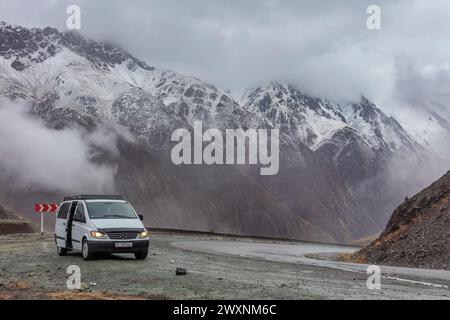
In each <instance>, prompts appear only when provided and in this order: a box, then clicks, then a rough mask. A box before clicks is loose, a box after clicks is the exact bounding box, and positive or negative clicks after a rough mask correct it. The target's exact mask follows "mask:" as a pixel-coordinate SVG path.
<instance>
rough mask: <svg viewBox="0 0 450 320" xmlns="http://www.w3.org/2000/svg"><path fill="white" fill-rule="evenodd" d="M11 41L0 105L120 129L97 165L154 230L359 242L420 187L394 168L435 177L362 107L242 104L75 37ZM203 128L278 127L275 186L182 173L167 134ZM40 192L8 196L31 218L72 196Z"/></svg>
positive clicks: (267, 90) (371, 108) (229, 175)
mask: <svg viewBox="0 0 450 320" xmlns="http://www.w3.org/2000/svg"><path fill="white" fill-rule="evenodd" d="M0 43H1V46H0V96H3V97H7V98H9V99H11V101H15V102H19V103H25V104H27V105H28V106H29V113H30V114H32V115H33V116H35V117H36V118H39V119H43V120H44V121H45V123H46V125H47V126H48V127H49V128H52V129H54V130H55V134H57V131H58V130H64V129H67V128H76V130H80V131H82V132H83V134H89V133H91V132H94V131H95V130H96V129H98V128H103V129H105V128H106V130H108V131H111V132H113V134H114V135H115V136H116V140H117V150H116V152H111V150H110V149H109V148H107V147H106V148H100V150H99V148H98V146H95V148H93V149H95V157H93V159H92V160H93V161H95V162H98V163H104V164H109V165H111V167H113V168H115V175H114V184H115V185H114V186H113V187H114V191H115V192H120V193H123V194H124V195H125V196H126V197H127V198H129V199H130V200H131V201H132V202H133V203H134V204H135V205H136V207H137V208H138V209H139V211H140V212H142V213H143V214H144V215H146V216H147V217H148V219H147V221H149V223H150V224H152V225H153V226H161V227H179V228H188V229H196V230H204V231H220V232H226V233H243V234H258V235H273V236H289V237H297V238H301V239H309V240H326V241H349V240H351V239H354V238H361V237H364V236H366V235H368V234H373V233H375V232H378V231H379V230H380V228H381V226H382V225H383V224H384V223H385V221H386V219H387V218H388V214H389V212H391V211H392V209H393V208H394V206H395V204H396V203H398V200H399V199H401V198H402V197H403V196H404V195H405V194H407V193H408V192H411V190H414V188H415V185H414V183H412V182H411V179H409V178H408V180H407V183H396V181H395V179H394V177H393V175H392V170H394V171H395V169H396V168H394V169H393V168H392V163H399V166H400V167H402V166H403V164H404V162H403V160H404V159H408V160H411V159H412V160H411V161H412V162H414V165H415V166H417V167H424V165H423V158H424V150H423V149H422V148H421V146H419V145H418V144H417V143H416V142H415V140H414V139H412V138H411V137H410V136H409V135H408V133H407V132H406V131H405V130H404V129H403V127H402V126H401V125H400V124H399V123H398V122H397V121H396V120H395V119H393V118H392V117H389V116H387V115H385V114H384V113H383V112H382V111H381V110H380V109H379V108H378V107H377V106H376V105H374V104H373V103H371V102H370V101H368V100H367V99H365V98H361V100H360V101H359V102H357V103H353V104H348V105H339V104H336V103H333V102H329V101H327V100H326V99H321V98H317V97H310V96H308V95H306V94H303V93H302V92H300V91H299V90H298V89H296V88H294V87H292V86H289V85H285V84H278V83H272V84H267V85H264V86H261V87H259V88H256V89H252V90H249V91H248V93H247V95H246V96H245V97H244V99H243V101H242V102H238V101H236V100H235V99H234V98H233V97H231V96H230V95H229V94H227V93H225V92H223V91H221V90H220V89H217V88H215V87H214V86H211V85H209V84H207V83H205V82H202V81H201V80H199V79H197V78H193V77H188V76H184V75H182V74H179V73H176V72H173V71H169V70H160V69H157V68H154V67H151V66H149V65H147V64H146V63H144V62H142V61H139V60H138V59H136V58H134V57H133V56H132V55H131V54H130V53H128V52H126V51H125V50H123V49H121V48H119V47H117V46H115V45H112V44H107V43H100V42H95V41H92V40H86V39H84V38H83V37H81V36H80V35H79V34H76V33H73V32H70V33H62V32H59V31H58V30H56V29H53V28H44V29H27V28H23V27H20V26H15V25H10V24H7V23H1V25H0ZM195 120H201V121H203V126H204V128H205V129H207V128H218V129H235V128H244V129H247V128H279V129H280V133H281V137H280V171H279V173H278V175H275V176H270V177H261V176H260V175H259V169H258V168H255V167H250V166H245V165H243V166H175V165H173V164H172V163H171V161H170V158H169V157H170V150H171V147H172V146H173V143H171V141H170V135H171V133H172V132H173V130H174V129H176V128H188V129H191V128H192V124H193V122H194V121H195ZM124 132H125V133H124ZM0 169H1V168H0ZM411 170H414V169H411ZM0 173H1V170H0ZM0 178H1V175H0ZM55 178H56V179H57V178H58V177H55ZM40 188H41V186H28V187H27V188H22V189H20V190H17V189H14V190H13V189H11V190H0V197H1V198H3V199H4V201H8V204H10V205H11V206H13V207H15V208H17V209H18V210H20V212H26V211H27V208H30V207H31V206H32V204H33V203H32V201H35V200H36V199H43V198H48V199H51V200H52V201H57V200H58V197H61V196H62V194H61V193H58V191H57V190H53V193H52V190H45V193H44V191H40V190H41V189H40ZM73 193H86V191H85V190H73Z"/></svg>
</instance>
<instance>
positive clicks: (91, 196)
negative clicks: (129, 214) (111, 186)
mask: <svg viewBox="0 0 450 320" xmlns="http://www.w3.org/2000/svg"><path fill="white" fill-rule="evenodd" d="M93 199H108V200H123V198H122V196H121V195H105V194H102V195H94V194H80V195H76V196H70V197H64V201H70V200H93Z"/></svg>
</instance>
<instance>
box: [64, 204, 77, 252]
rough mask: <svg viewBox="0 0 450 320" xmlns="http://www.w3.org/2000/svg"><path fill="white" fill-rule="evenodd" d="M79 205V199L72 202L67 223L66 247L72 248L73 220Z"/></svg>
mask: <svg viewBox="0 0 450 320" xmlns="http://www.w3.org/2000/svg"><path fill="white" fill-rule="evenodd" d="M76 207H77V201H72V203H71V204H70V209H69V213H68V214H67V223H66V248H68V249H72V248H73V242H72V222H73V216H74V215H75V208H76Z"/></svg>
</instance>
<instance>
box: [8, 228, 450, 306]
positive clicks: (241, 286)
mask: <svg viewBox="0 0 450 320" xmlns="http://www.w3.org/2000/svg"><path fill="white" fill-rule="evenodd" d="M206 238H207V239H210V237H206V236H194V235H189V236H187V235H182V236H176V235H153V237H152V239H151V250H150V254H149V257H148V258H147V259H146V260H144V261H137V260H135V259H134V258H133V257H132V255H115V256H112V257H104V258H102V259H97V260H93V261H84V260H83V259H82V258H81V256H80V255H79V254H70V255H68V256H65V257H59V256H58V255H57V254H56V250H55V245H54V242H53V239H52V237H51V236H46V237H41V236H38V235H15V236H4V237H0V299H136V298H137V299H449V298H450V292H449V289H448V288H437V287H430V286H427V285H421V284H414V283H409V282H405V281H397V280H394V279H385V278H383V280H382V281H383V282H382V290H369V289H367V287H366V280H367V275H366V274H365V273H358V272H352V271H346V270H338V269H332V268H323V267H317V266H308V265H304V264H299V263H286V262H281V261H267V260H264V259H257V258H249V257H240V256H231V255H227V254H222V255H220V254H208V253H201V252H194V251H191V250H186V249H182V248H179V247H176V246H174V245H173V243H174V242H178V243H179V242H180V241H182V242H183V241H192V240H199V239H206ZM216 240H217V239H216ZM218 240H220V239H218ZM228 240H229V241H230V239H228ZM221 241H222V240H221ZM260 241H261V240H258V242H260ZM70 265H78V266H79V267H80V269H81V282H82V288H81V289H80V290H75V291H74V290H68V289H67V288H66V281H67V277H68V275H67V273H66V270H67V267H68V266H70ZM177 267H181V268H185V269H186V270H187V274H186V275H176V269H177ZM447 284H448V285H450V283H447Z"/></svg>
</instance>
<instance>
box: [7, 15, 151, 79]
mask: <svg viewBox="0 0 450 320" xmlns="http://www.w3.org/2000/svg"><path fill="white" fill-rule="evenodd" d="M65 48H66V49H68V50H71V51H73V52H75V53H76V54H78V55H80V56H82V57H84V58H86V59H87V60H89V61H90V62H91V63H93V64H94V65H95V66H96V67H99V68H103V69H106V68H107V67H108V66H114V65H116V64H121V63H123V62H125V61H129V65H128V67H129V68H134V67H135V66H136V65H137V66H139V67H141V68H142V69H145V70H152V69H153V68H152V67H150V66H148V65H147V64H146V63H144V62H142V61H140V60H138V59H136V58H135V57H133V56H132V55H131V54H130V53H128V52H127V51H125V50H123V49H122V48H120V47H119V46H118V45H115V44H112V43H107V42H97V41H93V40H90V39H85V38H84V37H83V36H82V34H80V33H79V32H76V31H67V32H64V33H62V32H60V31H58V30H57V29H55V28H53V27H45V28H32V29H28V28H24V27H21V26H15V25H12V24H9V23H6V22H1V24H0V55H1V56H2V57H3V58H5V59H7V60H11V66H12V67H13V68H14V69H15V70H17V71H22V70H24V69H26V68H28V67H29V66H31V65H32V64H34V63H41V62H43V61H45V60H47V59H48V58H50V57H53V56H55V55H56V54H58V53H59V52H61V51H62V50H63V49H65Z"/></svg>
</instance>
